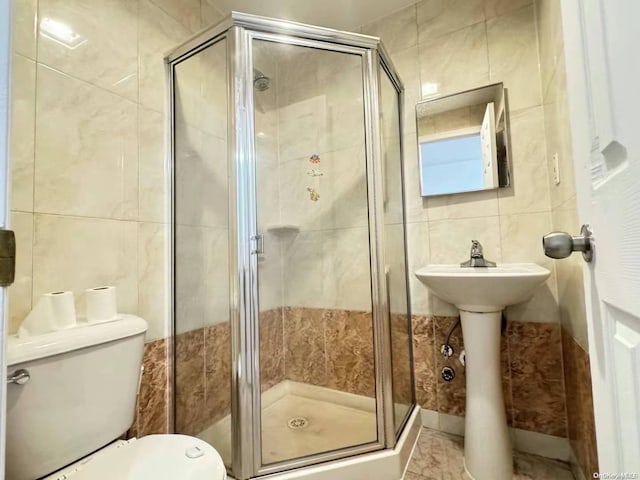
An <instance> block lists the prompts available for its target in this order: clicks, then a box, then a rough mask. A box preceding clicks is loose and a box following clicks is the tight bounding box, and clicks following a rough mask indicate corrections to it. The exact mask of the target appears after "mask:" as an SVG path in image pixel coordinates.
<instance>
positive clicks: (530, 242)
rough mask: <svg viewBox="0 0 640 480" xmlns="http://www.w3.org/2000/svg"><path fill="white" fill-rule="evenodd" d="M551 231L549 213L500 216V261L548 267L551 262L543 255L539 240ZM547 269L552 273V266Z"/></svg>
mask: <svg viewBox="0 0 640 480" xmlns="http://www.w3.org/2000/svg"><path fill="white" fill-rule="evenodd" d="M552 230H553V228H552V226H551V213H550V212H543V213H525V214H520V215H508V214H503V215H501V217H500V240H501V244H502V261H503V262H505V263H523V262H533V263H537V264H538V265H549V264H550V263H551V262H550V261H549V258H548V257H546V256H545V254H544V250H543V249H542V246H541V244H540V239H541V238H542V237H543V235H546V234H547V233H549V232H550V231H552ZM549 267H550V270H552V271H553V264H550V265H549Z"/></svg>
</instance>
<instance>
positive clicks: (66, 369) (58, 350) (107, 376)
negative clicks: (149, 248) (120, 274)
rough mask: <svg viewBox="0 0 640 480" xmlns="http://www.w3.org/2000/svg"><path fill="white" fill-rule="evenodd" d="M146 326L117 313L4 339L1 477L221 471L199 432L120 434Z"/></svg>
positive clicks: (158, 478) (184, 479)
mask: <svg viewBox="0 0 640 480" xmlns="http://www.w3.org/2000/svg"><path fill="white" fill-rule="evenodd" d="M146 330H147V323H146V322H145V321H144V320H143V319H142V318H140V317H136V316H133V315H121V318H119V319H117V320H114V321H110V322H106V323H101V324H86V323H84V324H83V323H78V326H76V327H73V328H70V329H66V330H61V331H57V332H51V333H46V334H43V335H37V336H33V337H27V338H18V337H15V336H10V337H9V338H8V349H7V354H8V355H7V357H8V367H9V369H8V377H9V384H8V388H7V444H6V447H7V453H6V480H35V479H45V480H63V479H72V480H114V479H118V480H178V479H180V480H224V479H226V471H225V467H224V463H223V461H222V458H220V455H219V454H218V452H216V450H215V449H214V448H213V447H211V446H210V445H209V444H207V443H206V442H204V441H202V440H200V439H198V438H195V437H190V436H187V435H148V436H145V437H142V438H139V439H135V438H134V439H130V440H123V439H122V437H123V435H124V433H125V432H126V431H127V430H128V429H129V428H130V427H131V424H132V423H133V420H134V411H135V403H136V396H137V393H138V388H139V382H140V366H141V365H142V354H143V349H144V334H145V332H146ZM16 374H17V375H18V376H16V377H15V381H14V382H12V381H11V377H12V376H14V375H16ZM20 374H22V375H20Z"/></svg>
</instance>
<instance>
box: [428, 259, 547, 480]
mask: <svg viewBox="0 0 640 480" xmlns="http://www.w3.org/2000/svg"><path fill="white" fill-rule="evenodd" d="M549 275H551V272H550V271H549V270H547V269H546V268H543V267H541V266H539V265H536V264H534V263H511V264H502V265H498V266H497V267H471V268H469V267H461V266H460V265H429V266H427V267H424V268H422V269H420V270H418V271H416V276H417V277H418V278H419V279H420V280H422V281H423V282H424V283H425V284H426V285H427V286H428V287H429V288H430V289H431V291H432V292H433V293H434V294H435V295H437V296H438V297H440V298H442V299H443V300H444V301H446V302H449V303H453V304H454V305H455V306H456V307H458V309H460V321H461V324H462V336H463V338H464V348H465V354H466V361H465V378H466V399H465V402H466V415H465V439H464V468H465V471H466V473H467V475H468V476H469V477H470V478H472V479H473V480H512V478H513V459H512V453H511V452H512V450H511V440H510V438H509V430H508V428H507V417H506V412H505V408H504V398H503V396H502V374H501V370H500V337H501V325H502V313H501V312H502V310H503V309H504V308H505V307H506V306H507V305H514V304H516V303H521V302H525V301H527V300H528V299H529V298H530V297H531V296H532V295H533V292H534V291H535V289H536V288H537V287H539V286H540V285H542V283H544V281H545V280H546V279H547V278H549ZM439 340H440V339H438V341H439ZM443 340H444V339H443Z"/></svg>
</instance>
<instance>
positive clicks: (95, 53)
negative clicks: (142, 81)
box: [38, 0, 138, 101]
mask: <svg viewBox="0 0 640 480" xmlns="http://www.w3.org/2000/svg"><path fill="white" fill-rule="evenodd" d="M38 10H39V11H38V16H39V19H40V26H39V37H38V62H41V63H43V64H45V65H47V66H49V67H51V68H54V69H56V70H59V71H61V72H64V73H66V74H68V75H71V76H73V77H75V78H78V79H81V80H85V81H87V82H89V83H92V84H94V85H97V86H99V87H102V88H104V89H106V90H109V91H111V92H114V93H117V94H118V95H121V96H123V97H125V98H128V99H129V100H132V101H137V99H138V65H137V62H138V3H137V2H132V1H129V0H109V1H100V0H39V3H38ZM50 22H58V23H60V24H62V25H64V27H66V28H68V29H69V30H71V31H73V32H75V34H77V35H79V36H80V38H79V41H78V43H77V44H74V45H71V46H69V45H66V44H65V42H64V41H61V40H60V39H58V38H56V37H55V28H54V29H53V32H52V31H51V27H48V24H49V23H50ZM115 31H117V34H114V32H115Z"/></svg>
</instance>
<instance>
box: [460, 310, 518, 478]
mask: <svg viewBox="0 0 640 480" xmlns="http://www.w3.org/2000/svg"><path fill="white" fill-rule="evenodd" d="M460 320H461V322H462V333H463V337H464V348H465V352H466V362H465V364H466V366H465V369H466V377H467V399H466V402H467V403H466V416H465V433H464V435H465V436H464V465H465V470H466V471H467V474H469V475H470V476H471V477H472V478H473V479H474V480H511V479H512V478H513V457H512V451H511V440H510V438H509V430H508V428H507V416H506V414H505V409H504V399H503V396H502V373H501V368H500V326H501V320H502V312H501V311H500V312H489V313H475V312H466V311H463V310H461V311H460Z"/></svg>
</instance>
